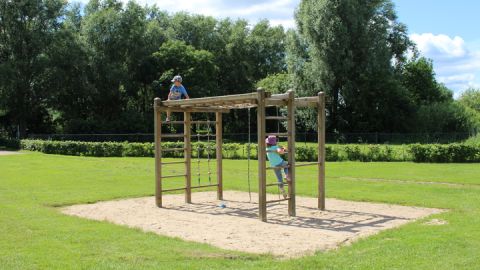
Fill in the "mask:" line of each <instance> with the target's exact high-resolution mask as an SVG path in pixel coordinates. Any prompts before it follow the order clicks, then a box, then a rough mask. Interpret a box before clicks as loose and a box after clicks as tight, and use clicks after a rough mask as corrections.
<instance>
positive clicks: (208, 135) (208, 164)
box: [206, 113, 212, 184]
mask: <svg viewBox="0 0 480 270" xmlns="http://www.w3.org/2000/svg"><path fill="white" fill-rule="evenodd" d="M210 129H211V126H210V120H209V117H208V113H207V147H206V148H207V168H208V184H212V170H211V168H210V161H211V159H210V150H211V147H210Z"/></svg>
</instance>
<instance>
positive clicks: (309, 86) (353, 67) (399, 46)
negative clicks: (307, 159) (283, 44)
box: [288, 0, 411, 131]
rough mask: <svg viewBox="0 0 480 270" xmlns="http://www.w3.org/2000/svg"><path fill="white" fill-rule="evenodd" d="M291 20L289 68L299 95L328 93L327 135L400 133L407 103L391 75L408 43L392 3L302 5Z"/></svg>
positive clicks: (306, 0) (345, 0) (317, 0)
mask: <svg viewBox="0 0 480 270" xmlns="http://www.w3.org/2000/svg"><path fill="white" fill-rule="evenodd" d="M295 18H296V22H297V25H298V33H296V32H291V33H290V34H289V41H288V44H289V46H288V52H289V54H291V55H290V56H289V61H288V63H289V69H290V71H291V72H292V73H294V74H295V77H296V79H295V82H298V81H301V83H299V84H296V86H297V87H300V88H299V89H298V92H299V93H300V94H308V95H311V94H314V93H315V92H317V91H319V90H323V91H326V92H327V96H328V100H329V106H328V111H329V113H328V120H329V127H328V128H329V130H331V131H380V130H382V131H400V130H402V129H404V128H405V126H404V124H403V123H404V122H405V120H406V118H407V117H408V113H409V109H408V107H409V104H408V99H406V98H403V96H404V95H405V94H406V92H405V89H404V88H403V87H401V85H400V83H399V81H398V80H397V79H396V77H395V73H396V71H397V69H398V68H400V67H402V66H403V65H404V62H405V59H406V56H405V55H406V52H407V49H408V48H409V47H410V46H411V42H410V41H409V39H408V36H407V34H406V27H405V26H404V25H403V24H401V23H400V22H398V20H397V17H396V14H395V11H394V6H393V4H392V2H391V1H390V0H375V1H360V0H342V1H339V0H303V1H302V2H301V3H300V6H299V8H298V10H297V12H296V14H295ZM390 116H395V117H394V118H395V119H393V120H394V121H391V120H392V119H389V117H390Z"/></svg>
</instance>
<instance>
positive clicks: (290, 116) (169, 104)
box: [154, 88, 325, 221]
mask: <svg viewBox="0 0 480 270" xmlns="http://www.w3.org/2000/svg"><path fill="white" fill-rule="evenodd" d="M253 107H256V108H257V134H258V190H259V192H258V201H259V203H258V208H259V218H260V220H262V221H267V204H268V203H275V202H279V201H288V214H289V215H290V216H295V215H296V213H295V168H296V167H304V166H317V168H318V173H317V181H318V208H319V209H320V210H324V209H325V95H324V93H323V92H320V93H318V96H315V97H301V98H295V95H294V91H293V90H289V91H287V92H286V93H284V94H276V95H272V94H270V93H269V92H265V90H263V89H262V88H259V89H258V90H257V92H253V93H247V94H239V95H229V96H217V97H206V98H192V99H183V100H165V101H162V100H161V99H160V98H155V100H154V108H155V120H154V121H155V201H156V205H157V206H158V207H162V195H163V193H165V192H169V191H178V190H184V191H185V202H186V203H191V202H192V189H198V188H206V187H216V188H217V199H218V200H223V169H222V168H223V166H222V165H223V160H222V141H223V138H222V136H223V134H222V113H228V112H230V110H232V109H247V108H253ZM267 107H286V108H287V116H286V117H285V116H266V108H267ZM301 107H316V108H317V120H318V121H317V123H318V127H317V130H318V161H317V162H311V163H303V164H296V163H295V109H296V108H301ZM166 111H171V112H183V121H172V122H170V124H183V128H184V133H183V134H174V135H172V134H163V135H162V124H163V123H162V118H161V114H162V112H166ZM192 113H215V116H216V119H215V122H214V123H215V142H216V164H217V171H216V180H217V181H216V183H215V184H208V185H197V186H192V173H191V158H192V146H191V145H192V144H191V143H192V142H191V137H192V136H194V135H192V134H191V128H192V123H204V122H205V123H207V122H208V123H207V124H210V122H213V121H192V120H191V115H192ZM266 120H277V121H287V132H285V133H267V132H266ZM268 135H275V136H280V137H286V138H287V140H288V153H287V155H288V163H289V164H288V168H289V170H288V171H289V172H288V173H289V177H290V179H291V181H289V182H288V183H287V184H288V197H287V198H286V199H279V200H273V201H267V191H266V188H267V186H271V184H268V185H267V169H271V167H267V160H266V144H265V138H266V137H267V136H268ZM167 137H170V138H171V137H178V138H183V140H184V147H183V148H173V149H172V148H170V149H167V148H165V149H162V138H167ZM166 151H183V152H184V161H174V162H166V163H163V162H162V153H163V152H166ZM169 164H185V173H184V174H180V175H162V167H163V166H168V165H169ZM169 177H185V186H184V187H182V188H174V189H162V181H163V179H166V178H169Z"/></svg>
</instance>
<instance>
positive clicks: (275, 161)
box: [267, 145, 283, 167]
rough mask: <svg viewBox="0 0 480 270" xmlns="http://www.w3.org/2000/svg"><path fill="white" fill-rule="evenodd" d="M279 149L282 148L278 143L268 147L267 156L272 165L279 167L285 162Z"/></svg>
mask: <svg viewBox="0 0 480 270" xmlns="http://www.w3.org/2000/svg"><path fill="white" fill-rule="evenodd" d="M278 149H280V147H278V146H277V145H273V146H270V147H267V158H268V161H270V166H271V167H277V166H280V164H282V163H283V158H282V157H281V156H280V154H279V153H278V152H277V150H278Z"/></svg>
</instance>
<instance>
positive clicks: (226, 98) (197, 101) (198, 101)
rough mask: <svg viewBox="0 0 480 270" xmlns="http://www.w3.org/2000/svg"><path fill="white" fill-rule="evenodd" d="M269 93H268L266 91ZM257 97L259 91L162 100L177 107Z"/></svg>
mask: <svg viewBox="0 0 480 270" xmlns="http://www.w3.org/2000/svg"><path fill="white" fill-rule="evenodd" d="M265 94H267V93H265ZM256 98H257V93H255V92H253V93H247V94H238V95H228V96H216V97H204V98H190V99H181V100H165V101H162V106H164V107H175V106H180V105H198V104H215V103H217V104H218V103H220V104H225V103H227V102H232V101H240V100H253V99H256Z"/></svg>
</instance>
